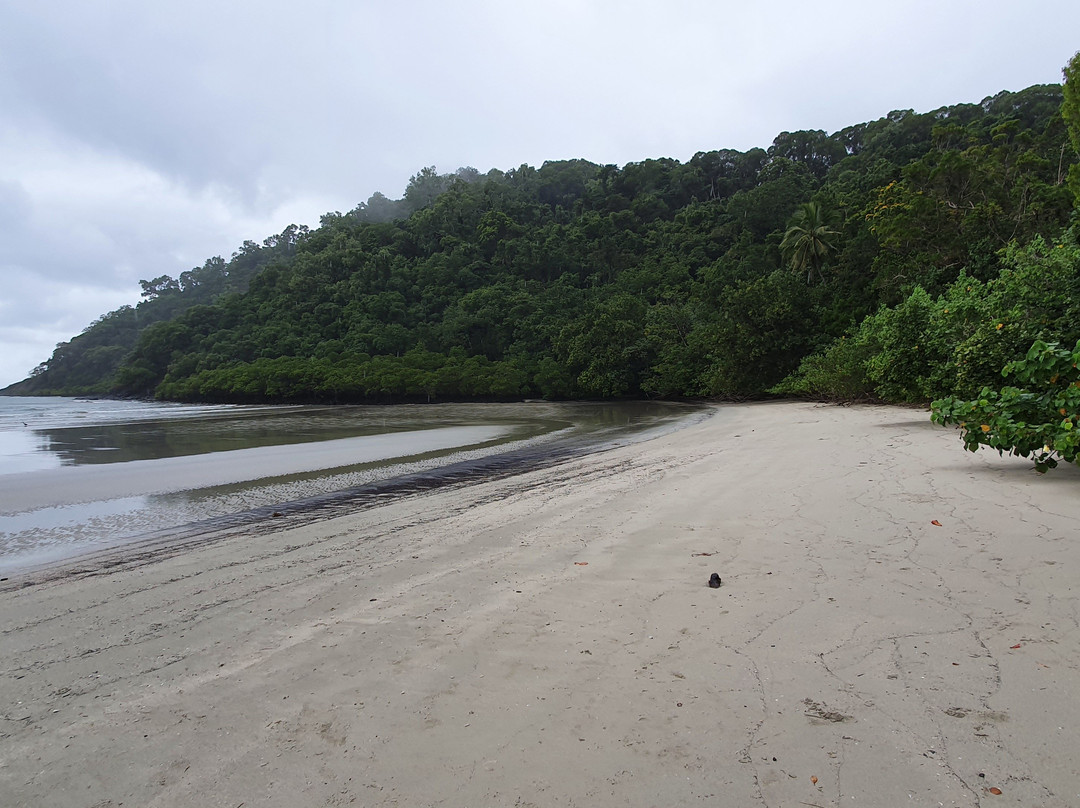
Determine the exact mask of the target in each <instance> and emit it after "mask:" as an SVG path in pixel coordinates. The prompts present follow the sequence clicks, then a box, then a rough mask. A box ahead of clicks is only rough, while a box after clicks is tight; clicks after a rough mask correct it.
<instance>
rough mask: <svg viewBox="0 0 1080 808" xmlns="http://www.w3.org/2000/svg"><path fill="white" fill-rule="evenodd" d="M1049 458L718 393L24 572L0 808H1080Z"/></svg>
mask: <svg viewBox="0 0 1080 808" xmlns="http://www.w3.org/2000/svg"><path fill="white" fill-rule="evenodd" d="M1029 468H1030V464H1028V463H1026V462H1024V461H1021V460H1016V459H1009V458H1005V459H1001V458H999V457H998V456H997V455H995V454H987V453H979V454H977V455H970V454H967V453H964V452H963V451H962V447H961V444H960V441H959V439H958V438H957V436H956V434H955V433H953V432H951V431H947V430H942V429H938V428H936V427H933V426H932V425H930V424H929V422H928V420H927V417H926V414H925V413H921V412H917V411H913V410H903V409H895V408H885V407H881V408H871V407H857V408H856V407H853V408H836V407H817V406H813V405H807V404H765V405H750V406H733V407H722V408H719V409H718V412H717V415H716V416H715V417H714V418H712V419H711V420H709V421H707V422H705V423H702V424H699V425H697V426H693V427H690V428H688V429H685V430H682V431H680V432H677V433H675V434H673V435H669V436H666V437H663V438H660V439H656V440H653V441H650V442H647V443H644V444H639V445H635V446H629V447H626V448H622V449H618V450H615V451H611V452H608V453H604V454H601V455H595V456H592V457H589V458H584V459H580V460H575V461H572V462H569V463H567V464H564V465H562V466H559V467H557V468H554V469H548V470H544V471H539V472H535V473H532V474H527V475H523V476H519V477H515V478H511V479H507V480H501V481H493V482H488V483H482V484H477V485H472V486H469V487H465V488H461V489H458V490H446V491H440V492H436V493H428V494H424V495H418V496H415V497H410V498H407V499H404V500H398V501H395V502H391V503H389V504H387V505H384V506H381V507H378V508H375V509H372V510H368V511H364V512H361V513H357V514H354V515H352V516H347V517H342V518H338V519H335V520H331V521H325V522H321V523H317V524H314V525H308V526H305V527H299V528H294V529H286V530H283V531H281V532H278V533H275V534H273V535H271V536H264V537H258V538H253V537H250V536H245V535H243V534H237V535H231V536H226V537H223V538H222V540H221V541H218V542H216V543H213V544H209V545H206V546H203V547H200V548H196V549H193V550H191V551H189V552H184V553H182V554H179V555H176V556H173V557H170V558H166V559H164V560H162V561H159V562H156V563H151V564H138V563H135V562H133V561H131V562H128V563H124V564H120V565H118V566H113V567H110V568H107V569H105V568H97V569H96V570H93V569H92V570H90V571H88V572H84V573H81V574H75V575H70V576H67V577H64V578H59V579H56V580H52V581H49V582H43V583H38V584H37V585H34V586H29V587H26V588H21V589H13V588H12V587H13V586H16V585H18V584H19V583H20V582H19V581H14V580H13V581H9V582H7V583H5V584H0V586H5V587H8V589H7V590H6V591H3V592H0V615H2V618H0V632H2V633H0V637H2V651H3V653H2V668H3V670H2V676H0V710H2V716H0V805H3V806H23V805H25V806H42V805H48V806H57V807H58V808H59V807H61V806H86V807H87V808H88V807H89V806H96V807H97V808H104V806H116V805H120V804H123V805H125V806H187V805H193V806H195V805H197V806H227V807H228V808H236V806H241V805H243V806H290V807H292V806H321V805H347V804H355V805H362V806H429V805H444V806H469V805H471V806H486V805H507V806H511V805H520V806H526V805H534V806H571V805H574V806H654V805H655V806H676V805H678V806H684V805H695V804H709V805H719V806H769V807H770V808H781V807H782V806H783V807H786V806H800V805H808V806H841V805H842V806H941V805H944V806H996V805H1002V806H1005V805H1017V806H1020V805H1022V806H1042V807H1043V808H1051V807H1053V806H1062V807H1064V806H1076V805H1080V753H1078V752H1077V750H1078V749H1080V624H1078V620H1080V542H1078V541H1077V538H1076V534H1077V530H1076V525H1077V524H1078V517H1080V469H1076V468H1075V467H1068V468H1063V469H1059V470H1058V471H1056V472H1051V473H1050V474H1049V475H1047V476H1045V477H1040V476H1038V475H1036V474H1034V473H1033V472H1031V471H1030V470H1029ZM932 520H937V521H938V522H940V523H941V524H940V526H937V525H935V524H933V523H932ZM706 553H708V554H711V555H704V554H706ZM713 571H716V572H718V573H720V575H721V576H722V577H723V579H724V584H723V586H722V587H721V588H720V589H718V590H713V589H709V588H708V587H707V586H706V585H705V584H706V581H707V579H708V577H709V574H710V573H711V572H713ZM813 778H816V782H815V780H814V779H813ZM991 788H993V789H997V790H1000V791H1001V794H1000V795H996V794H994V793H992V792H991V791H990V789H991Z"/></svg>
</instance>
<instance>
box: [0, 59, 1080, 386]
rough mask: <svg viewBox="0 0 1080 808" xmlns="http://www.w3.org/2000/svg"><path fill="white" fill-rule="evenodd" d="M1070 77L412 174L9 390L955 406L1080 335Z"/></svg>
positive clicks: (134, 311)
mask: <svg viewBox="0 0 1080 808" xmlns="http://www.w3.org/2000/svg"><path fill="white" fill-rule="evenodd" d="M1075 65H1076V60H1075V59H1074V62H1073V64H1072V66H1071V67H1072V68H1075ZM1066 75H1067V76H1069V75H1070V73H1069V68H1067V70H1066ZM1075 86H1076V85H1075V83H1067V84H1066V87H1065V88H1063V87H1062V86H1059V85H1043V86H1035V87H1030V88H1028V89H1026V90H1023V91H1021V92H1016V93H1013V92H1002V93H999V94H997V95H995V96H992V97H990V98H987V99H985V100H984V101H982V102H981V103H977V104H975V103H968V104H958V105H955V106H950V107H945V108H942V109H938V110H934V111H932V112H926V113H916V112H914V111H911V110H904V111H896V112H891V113H889V114H888V115H887V116H886V117H884V118H881V119H879V120H876V121H872V122H869V123H862V124H857V125H854V126H850V127H848V128H846V129H843V130H841V131H839V132H835V133H833V134H826V133H825V132H822V131H800V132H783V133H781V134H780V135H778V136H777V137H776V139H775V140H774V141H773V143H772V144H771V145H770V146H769V147H768V148H767V149H751V150H749V151H746V152H739V151H732V150H720V151H708V152H699V153H698V154H696V155H694V156H693V157H692V158H691V159H690V160H689V161H687V162H685V163H682V162H679V161H677V160H674V159H667V158H661V159H648V160H644V161H642V162H638V163H629V164H627V165H625V166H622V167H621V168H620V167H617V166H614V165H596V164H593V163H590V162H587V161H583V160H569V161H552V162H547V163H544V164H543V165H542V166H541V167H539V168H534V167H530V166H527V165H523V166H521V167H519V168H516V169H513V170H510V171H505V172H504V171H498V170H492V171H490V172H488V173H486V174H483V173H481V172H478V171H476V170H475V169H471V168H466V169H461V170H459V171H457V172H455V173H453V174H439V173H438V172H437V171H436V170H435V168H433V167H432V168H425V169H423V170H422V171H420V172H419V173H417V174H416V175H415V176H414V177H413V178H412V179H411V180H410V182H409V184H408V187H407V189H406V191H405V194H404V196H403V198H402V199H399V200H392V199H389V198H387V197H385V196H383V195H382V194H375V195H374V196H372V197H371V198H370V199H369V200H368V201H367V202H366V203H363V204H360V205H359V206H357V208H356V209H354V210H352V211H350V212H348V213H330V214H327V215H325V216H323V218H322V220H321V222H320V226H319V227H317V228H313V229H310V230H309V229H307V228H298V227H290V228H289V229H288V230H286V232H285V233H283V234H281V235H279V236H275V237H272V238H270V239H267V240H266V241H264V242H263V243H262V244H261V245H258V244H255V243H254V242H245V244H244V245H243V247H242V248H241V249H240V250H239V251H238V252H237V253H235V254H234V255H233V256H232V257H231V259H230V260H228V261H225V260H223V259H221V258H214V259H211V260H209V261H207V262H206V264H205V265H204V266H203V267H200V268H196V269H193V270H191V271H190V272H186V273H184V274H182V275H181V276H180V278H179V279H172V278H169V277H167V276H162V277H159V278H156V279H154V280H153V281H143V282H142V284H143V298H144V299H143V301H142V302H141V303H139V304H138V305H137V306H134V307H131V306H128V307H123V308H121V309H118V310H116V311H114V312H110V313H109V314H106V315H104V316H103V317H101V318H100V319H99V320H97V321H96V322H95V323H93V324H92V325H91V326H90V327H89V328H87V329H86V330H85V331H84V332H83V333H82V334H80V335H78V336H76V337H74V338H73V339H72V340H71V341H70V342H66V343H63V344H61V345H60V346H58V347H57V349H56V351H55V353H54V354H53V356H52V357H51V358H50V359H49V360H48V361H46V362H44V363H43V364H42V365H40V366H39V367H38V368H36V369H35V371H34V372H33V374H32V375H31V377H30V378H28V379H27V380H25V381H23V382H20V383H18V384H16V385H13V386H12V387H9V388H8V389H7V390H6V391H4V392H6V393H8V394H37V395H41V394H111V395H124V396H156V397H159V398H164V399H174V400H197V401H211V402H262V401H281V402H398V401H441V400H448V399H468V398H479V399H514V398H526V397H544V398H578V397H587V398H610V397H670V398H676V397H679V398H682V397H722V398H745V397H753V396H761V395H764V394H789V395H802V396H814V397H822V398H832V399H878V400H885V401H897V402H927V401H929V400H931V399H933V398H939V397H942V396H960V397H963V396H973V395H975V394H976V393H977V392H978V391H979V390H980V389H981V388H982V387H983V386H984V385H987V384H992V385H998V386H1000V383H1001V370H1002V368H1003V367H1004V366H1005V365H1006V364H1007V363H1009V362H1010V361H1013V360H1017V359H1020V358H1022V357H1023V356H1024V355H1025V352H1026V351H1027V350H1028V349H1029V348H1030V347H1031V345H1032V343H1033V341H1035V340H1043V341H1047V342H1056V343H1064V344H1067V345H1069V346H1071V345H1072V344H1073V343H1075V342H1076V341H1077V339H1078V338H1080V310H1078V307H1080V246H1078V245H1077V239H1076V230H1075V228H1072V227H1071V226H1072V225H1073V224H1074V222H1075V220H1076V209H1077V199H1078V196H1080V194H1078V193H1077V192H1078V191H1080V168H1078V166H1077V163H1078V151H1080V111H1078V103H1080V102H1078V101H1077V99H1076V98H1074V97H1073V96H1074V95H1075V94H1074V93H1072V90H1073V88H1074V87H1075ZM1066 97H1068V99H1071V100H1067V98H1066ZM1063 100H1065V104H1064V106H1063ZM1070 130H1071V131H1070ZM1070 134H1071V135H1072V139H1070Z"/></svg>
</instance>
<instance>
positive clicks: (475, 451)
mask: <svg viewBox="0 0 1080 808" xmlns="http://www.w3.org/2000/svg"><path fill="white" fill-rule="evenodd" d="M701 412H702V411H701V410H699V409H696V408H693V407H689V406H686V405H678V404H657V403H643V402H630V403H624V404H600V403H579V402H574V403H548V402H531V403H529V402H526V403H515V404H438V405H415V406H412V405H395V406H336V407H316V406H280V407H278V406H275V407H271V406H197V405H180V404H159V403H153V402H137V401H110V400H85V399H74V398H28V397H8V396H0V576H3V575H7V574H8V573H10V572H15V571H19V570H24V569H28V568H33V567H40V566H43V565H48V564H51V563H55V562H57V561H62V560H67V559H71V558H75V557H78V556H80V555H84V554H87V553H93V552H97V551H100V550H104V549H109V548H113V547H117V546H120V545H134V544H143V543H147V542H156V543H158V544H160V543H161V542H163V541H164V542H166V543H167V542H168V541H169V538H168V537H169V536H175V537H177V541H179V540H180V539H181V538H183V537H190V536H192V535H197V534H199V533H200V532H201V533H207V532H210V531H212V530H214V529H217V528H220V527H223V526H227V525H229V524H240V523H242V522H243V521H245V520H250V521H255V520H262V521H263V522H265V521H266V520H267V519H268V518H269V517H270V511H272V510H273V509H281V511H285V512H292V511H295V510H297V509H298V508H301V507H307V508H311V507H313V503H315V504H320V503H321V504H325V503H326V502H327V501H330V500H336V501H339V502H346V503H347V504H348V503H350V502H359V501H360V499H362V497H363V496H364V495H371V496H373V497H374V496H379V497H383V498H385V497H386V496H388V495H393V494H394V493H395V492H401V491H409V490H415V486H416V485H417V484H418V483H417V481H418V480H422V481H423V484H424V485H425V486H426V485H431V484H433V483H432V481H437V480H438V479H439V478H440V475H442V476H444V477H445V476H448V475H451V474H456V475H459V476H460V475H461V474H473V475H474V476H482V475H483V474H485V473H488V472H489V471H490V470H492V469H506V470H512V469H513V468H514V467H528V466H529V465H530V464H533V463H536V462H542V461H543V460H544V459H545V458H548V459H550V458H551V457H553V456H555V455H557V454H558V453H560V452H566V451H570V450H573V451H581V450H582V449H583V448H588V447H596V446H599V445H603V444H606V443H611V442H622V441H625V440H633V439H640V438H641V437H642V436H645V435H647V434H651V433H652V432H653V431H656V430H667V429H672V428H677V426H678V425H679V424H680V423H683V422H685V421H686V420H687V419H689V418H690V417H692V416H693V415H694V414H700V413H701ZM350 497H351V499H349V498H350Z"/></svg>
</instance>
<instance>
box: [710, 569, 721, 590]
mask: <svg viewBox="0 0 1080 808" xmlns="http://www.w3.org/2000/svg"><path fill="white" fill-rule="evenodd" d="M709 586H710V587H711V588H713V589H719V588H720V576H719V575H718V574H716V573H715V572H714V573H713V574H712V575H711V576H710V577H709Z"/></svg>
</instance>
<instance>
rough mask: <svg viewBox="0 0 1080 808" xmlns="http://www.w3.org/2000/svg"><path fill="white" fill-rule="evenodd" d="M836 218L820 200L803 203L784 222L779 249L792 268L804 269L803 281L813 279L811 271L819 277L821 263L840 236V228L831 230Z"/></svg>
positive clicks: (800, 270) (808, 281) (795, 269)
mask: <svg viewBox="0 0 1080 808" xmlns="http://www.w3.org/2000/svg"><path fill="white" fill-rule="evenodd" d="M837 218H838V217H837V216H836V214H835V213H833V212H832V211H826V210H825V209H824V208H823V207H822V206H821V203H820V202H804V203H803V204H801V205H799V207H798V209H796V211H795V213H794V214H792V216H791V219H790V220H789V221H788V227H787V231H786V232H785V233H784V240H783V241H781V242H780V251H781V252H782V253H783V254H784V258H785V260H787V261H789V262H790V263H791V269H792V271H794V272H802V271H803V270H806V282H807V283H810V282H811V281H812V280H813V279H814V274H815V273H817V276H818V277H819V278H820V277H822V275H821V265H822V264H823V263H825V256H826V255H828V254H829V252H830V251H831V250H832V249H833V248H834V246H835V244H836V241H835V239H836V237H837V236H839V235H840V231H839V230H836V229H834V226H835V225H836V224H837Z"/></svg>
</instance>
